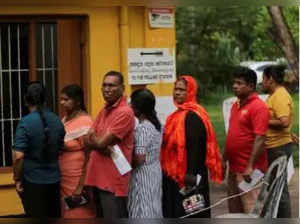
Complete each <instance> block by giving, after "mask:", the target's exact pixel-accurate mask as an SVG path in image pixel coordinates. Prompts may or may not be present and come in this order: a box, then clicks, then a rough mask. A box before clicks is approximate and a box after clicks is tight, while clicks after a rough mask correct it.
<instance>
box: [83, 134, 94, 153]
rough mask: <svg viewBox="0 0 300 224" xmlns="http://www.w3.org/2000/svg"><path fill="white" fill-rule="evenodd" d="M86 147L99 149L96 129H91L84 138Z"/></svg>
mask: <svg viewBox="0 0 300 224" xmlns="http://www.w3.org/2000/svg"><path fill="white" fill-rule="evenodd" d="M83 143H84V146H85V147H86V148H87V149H88V150H91V149H95V148H97V134H96V132H95V130H94V129H91V130H90V131H89V132H88V133H87V134H86V135H85V136H84V137H83Z"/></svg>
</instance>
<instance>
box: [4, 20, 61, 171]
mask: <svg viewBox="0 0 300 224" xmlns="http://www.w3.org/2000/svg"><path fill="white" fill-rule="evenodd" d="M30 32H32V31H31V30H30V28H29V23H0V50H1V52H0V129H1V136H0V167H6V166H11V165H12V145H13V142H14V135H15V130H16V127H17V124H18V122H19V120H20V119H21V118H22V117H23V116H24V115H26V114H27V113H28V110H27V108H26V106H25V102H24V94H25V91H26V87H27V84H28V82H29V81H30V72H32V71H30V68H29V67H30V66H29V57H30V56H29V51H30V47H31V46H29V43H35V45H36V46H35V47H36V48H35V49H36V51H35V52H33V53H34V54H35V55H34V58H36V67H35V68H34V69H35V72H36V74H37V76H36V79H37V80H39V81H41V82H42V83H43V84H44V86H45V87H46V91H47V100H46V106H47V107H48V108H50V109H51V110H52V111H54V112H58V107H57V27H56V23H35V36H34V38H35V40H34V41H33V42H31V41H30V40H29V38H31V35H30ZM31 56H32V55H31ZM32 81H33V80H32Z"/></svg>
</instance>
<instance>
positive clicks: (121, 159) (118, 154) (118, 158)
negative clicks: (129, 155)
mask: <svg viewBox="0 0 300 224" xmlns="http://www.w3.org/2000/svg"><path fill="white" fill-rule="evenodd" d="M111 158H112V160H113V161H114V164H115V165H116V167H117V169H118V170H119V172H120V174H121V175H124V174H126V173H128V172H129V171H130V170H131V166H130V164H129V163H128V161H127V159H126V157H125V156H124V154H123V153H122V151H121V149H120V147H119V146H118V145H114V146H113V147H112V154H111Z"/></svg>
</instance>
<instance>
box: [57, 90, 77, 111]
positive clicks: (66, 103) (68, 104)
mask: <svg viewBox="0 0 300 224" xmlns="http://www.w3.org/2000/svg"><path fill="white" fill-rule="evenodd" d="M60 104H61V105H62V107H63V109H64V110H65V111H66V112H67V113H72V112H73V111H75V110H77V109H78V108H79V102H76V101H75V100H74V99H72V98H70V97H68V96H67V95H66V94H64V93H62V94H61V96H60Z"/></svg>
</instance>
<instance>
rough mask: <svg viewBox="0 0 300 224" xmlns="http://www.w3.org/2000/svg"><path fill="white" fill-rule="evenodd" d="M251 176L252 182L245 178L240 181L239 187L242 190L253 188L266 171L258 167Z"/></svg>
mask: <svg viewBox="0 0 300 224" xmlns="http://www.w3.org/2000/svg"><path fill="white" fill-rule="evenodd" d="M250 177H251V182H250V183H247V182H246V181H244V180H243V181H242V182H241V183H239V188H240V189H241V190H242V191H249V190H250V189H251V188H253V187H254V186H255V185H256V184H257V183H258V182H259V181H260V180H261V179H262V178H263V177H264V173H263V172H261V171H260V170H258V169H255V170H254V171H253V172H252V174H251V176H250Z"/></svg>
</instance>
